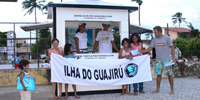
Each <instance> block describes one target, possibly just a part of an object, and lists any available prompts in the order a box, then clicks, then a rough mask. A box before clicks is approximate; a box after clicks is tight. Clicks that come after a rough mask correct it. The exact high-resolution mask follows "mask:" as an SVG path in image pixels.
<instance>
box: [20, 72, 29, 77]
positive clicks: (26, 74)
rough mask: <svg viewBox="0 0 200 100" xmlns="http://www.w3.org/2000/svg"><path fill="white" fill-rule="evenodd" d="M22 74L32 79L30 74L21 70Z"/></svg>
mask: <svg viewBox="0 0 200 100" xmlns="http://www.w3.org/2000/svg"><path fill="white" fill-rule="evenodd" d="M21 72H23V73H24V76H27V77H30V75H29V74H28V72H26V71H23V70H21Z"/></svg>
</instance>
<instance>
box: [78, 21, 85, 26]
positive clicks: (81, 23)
mask: <svg viewBox="0 0 200 100" xmlns="http://www.w3.org/2000/svg"><path fill="white" fill-rule="evenodd" d="M83 24H85V25H86V23H83V22H80V23H79V24H78V26H81V25H83Z"/></svg>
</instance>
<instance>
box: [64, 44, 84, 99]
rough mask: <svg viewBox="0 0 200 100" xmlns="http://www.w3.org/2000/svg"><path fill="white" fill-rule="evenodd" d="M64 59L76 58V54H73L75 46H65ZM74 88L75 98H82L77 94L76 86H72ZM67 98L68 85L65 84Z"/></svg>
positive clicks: (66, 96)
mask: <svg viewBox="0 0 200 100" xmlns="http://www.w3.org/2000/svg"><path fill="white" fill-rule="evenodd" d="M64 57H66V58H75V54H74V53H73V46H72V45H71V44H65V48H64ZM72 87H73V89H74V96H75V98H80V97H79V96H78V95H77V93H76V85H73V84H72ZM67 98H68V84H65V99H67Z"/></svg>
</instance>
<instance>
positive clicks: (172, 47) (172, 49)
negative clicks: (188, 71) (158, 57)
mask: <svg viewBox="0 0 200 100" xmlns="http://www.w3.org/2000/svg"><path fill="white" fill-rule="evenodd" d="M170 48H171V52H172V60H173V62H176V60H175V52H174V46H173V45H172V46H170Z"/></svg>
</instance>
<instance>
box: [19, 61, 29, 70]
mask: <svg viewBox="0 0 200 100" xmlns="http://www.w3.org/2000/svg"><path fill="white" fill-rule="evenodd" d="M29 63H30V62H29V61H28V60H20V61H19V63H18V66H19V68H20V69H21V70H23V66H26V65H28V64H29Z"/></svg>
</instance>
